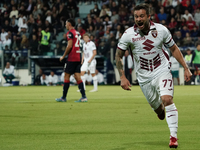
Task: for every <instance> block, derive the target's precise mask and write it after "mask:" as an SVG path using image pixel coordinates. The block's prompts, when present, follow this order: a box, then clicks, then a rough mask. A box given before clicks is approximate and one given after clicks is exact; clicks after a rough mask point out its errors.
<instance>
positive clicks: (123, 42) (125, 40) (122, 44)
mask: <svg viewBox="0 0 200 150" xmlns="http://www.w3.org/2000/svg"><path fill="white" fill-rule="evenodd" d="M129 38H130V36H129V35H128V34H127V32H126V31H125V32H124V33H123V35H122V37H121V39H120V40H119V43H118V45H117V48H119V49H121V50H124V51H125V50H127V48H128V45H129Z"/></svg>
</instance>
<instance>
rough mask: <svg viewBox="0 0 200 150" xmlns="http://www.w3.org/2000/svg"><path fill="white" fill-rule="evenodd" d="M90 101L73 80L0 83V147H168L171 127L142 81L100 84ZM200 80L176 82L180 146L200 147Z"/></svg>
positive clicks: (35, 149)
mask: <svg viewBox="0 0 200 150" xmlns="http://www.w3.org/2000/svg"><path fill="white" fill-rule="evenodd" d="M92 88H93V87H92V86H87V91H86V94H87V97H88V102H87V103H75V102H74V101H75V100H77V99H79V98H80V93H78V92H76V90H77V86H71V87H70V89H69V93H68V97H67V99H68V102H67V103H58V102H56V101H55V98H57V97H60V96H61V93H62V87H61V86H57V87H46V86H41V87H39V86H37V87H36V86H29V87H0V150H66V149H67V150H165V149H166V150H167V149H169V147H168V143H169V129H168V127H167V123H166V120H164V121H160V120H159V119H158V118H157V116H156V114H155V113H154V112H153V111H152V109H151V108H150V106H149V105H148V103H147V102H146V99H145V97H144V96H143V94H142V92H141V90H140V87H139V86H133V87H132V88H131V89H132V91H124V90H122V89H121V87H120V86H99V91H98V92H96V93H89V92H88V91H89V90H91V89H92ZM199 90H200V86H175V93H174V101H175V103H176V106H177V108H178V113H179V129H178V138H179V141H178V142H179V147H178V149H181V150H199V149H200V142H199V141H200V136H199V132H200V128H199V116H200V111H199V108H200V93H199Z"/></svg>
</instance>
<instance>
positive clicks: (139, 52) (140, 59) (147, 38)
mask: <svg viewBox="0 0 200 150" xmlns="http://www.w3.org/2000/svg"><path fill="white" fill-rule="evenodd" d="M150 24H151V25H150V31H149V32H148V34H147V35H144V34H143V33H142V32H141V31H140V30H139V29H138V28H137V26H136V25H135V26H133V27H130V28H128V29H127V30H126V31H125V32H124V33H123V35H122V37H121V39H120V41H119V43H118V48H119V49H121V50H127V49H130V50H131V52H132V54H133V59H134V68H135V71H136V76H137V79H138V81H139V83H140V85H142V84H145V83H148V82H149V81H151V80H152V79H153V78H155V77H158V76H160V75H162V74H165V73H166V72H169V71H170V67H169V66H170V65H169V55H168V54H167V53H166V48H165V47H168V48H169V47H172V46H173V45H174V41H173V39H172V36H171V34H170V32H169V30H168V29H167V28H166V27H165V26H163V25H161V24H158V23H153V22H150Z"/></svg>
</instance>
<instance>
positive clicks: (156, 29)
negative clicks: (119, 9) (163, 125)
mask: <svg viewBox="0 0 200 150" xmlns="http://www.w3.org/2000/svg"><path fill="white" fill-rule="evenodd" d="M134 19H135V25H134V26H133V27H131V28H128V29H127V30H126V31H125V32H124V33H123V35H122V37H121V39H120V41H119V43H118V48H117V51H116V58H115V59H116V66H117V68H118V71H119V74H120V79H121V87H122V88H123V89H124V90H131V89H130V87H131V84H130V83H129V81H128V80H127V79H126V77H125V75H124V71H123V65H122V62H121V58H122V57H123V56H124V53H125V50H127V48H130V49H131V52H132V54H133V58H134V62H135V63H134V65H135V70H136V75H137V79H138V81H139V84H140V87H141V89H142V92H143V94H144V95H145V97H146V99H147V101H148V103H149V104H150V106H151V107H152V109H153V110H154V111H155V112H156V113H157V115H158V118H159V119H161V120H163V119H164V118H165V111H166V121H167V124H168V127H169V130H170V143H169V147H170V148H177V147H178V142H177V129H178V111H177V108H176V106H175V104H174V102H173V93H174V87H173V82H172V75H171V74H170V65H169V56H168V54H167V53H166V52H165V47H168V48H169V49H170V51H171V53H172V55H173V56H174V57H175V58H176V60H177V61H178V62H179V63H180V64H181V65H182V66H183V67H184V69H185V71H184V77H185V80H186V81H189V80H190V78H191V76H192V74H191V72H190V70H189V69H188V66H187V64H186V63H185V60H184V58H183V56H182V54H181V52H180V50H179V48H178V47H177V45H176V44H175V43H174V41H173V39H172V36H171V34H170V32H169V31H168V29H167V28H166V27H164V26H163V25H161V24H158V23H154V22H151V21H150V14H149V6H148V5H147V4H140V5H137V6H136V7H135V8H134Z"/></svg>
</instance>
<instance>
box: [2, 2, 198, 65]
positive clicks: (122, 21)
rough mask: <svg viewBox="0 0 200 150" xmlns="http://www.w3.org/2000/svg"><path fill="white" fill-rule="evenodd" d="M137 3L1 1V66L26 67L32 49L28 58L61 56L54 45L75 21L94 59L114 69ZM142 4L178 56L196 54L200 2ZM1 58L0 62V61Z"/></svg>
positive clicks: (132, 20) (131, 23)
mask: <svg viewBox="0 0 200 150" xmlns="http://www.w3.org/2000/svg"><path fill="white" fill-rule="evenodd" d="M142 2H144V1H143V0H137V1H132V0H102V1H100V0H77V1H72V0H1V1H0V18H1V19H0V33H1V36H0V38H1V39H0V50H1V51H3V54H4V55H3V56H2V57H3V63H4V64H5V62H7V61H9V62H11V64H12V65H14V66H15V67H16V68H27V66H28V54H29V53H28V50H31V51H30V54H31V55H37V53H39V54H43V55H45V56H56V55H60V53H57V50H58V47H59V46H57V45H58V44H59V43H60V41H62V40H63V34H65V33H66V32H67V30H66V29H65V21H66V20H67V19H68V18H71V17H72V18H74V19H75V20H76V23H77V26H76V29H77V30H78V28H79V27H80V28H82V29H81V30H84V31H85V32H87V33H89V34H90V35H91V36H92V40H93V41H94V42H95V44H96V46H97V50H98V52H97V53H98V55H101V56H103V57H105V58H106V59H109V60H110V61H111V62H112V65H114V54H115V49H116V45H117V43H118V40H119V39H120V37H121V35H122V33H123V32H124V31H125V30H126V29H127V28H129V27H131V26H132V25H133V24H134V18H133V8H134V6H135V5H137V4H138V3H142ZM145 3H148V4H149V5H150V7H151V20H152V21H154V22H159V23H161V24H163V25H165V26H166V27H167V28H168V29H169V30H170V32H171V33H172V35H173V38H174V40H175V41H176V42H177V45H178V46H179V47H180V49H181V51H182V53H183V55H186V50H187V49H188V48H189V49H190V50H191V51H192V52H193V51H194V50H195V49H196V47H195V44H196V43H197V42H199V41H200V28H199V27H200V19H199V18H200V1H199V0H191V1H190V0H176V1H174V0H145ZM66 10H67V11H66ZM66 12H67V13H66ZM47 27H48V28H49V33H50V38H49V41H48V43H46V44H47V45H48V46H49V50H47V52H46V53H41V51H43V50H42V49H41V48H42V47H43V46H41V39H42V35H43V31H44V30H45V29H46V28H47ZM33 36H36V40H37V42H35V41H33ZM34 39H35V37H34ZM9 41H11V42H9ZM33 42H34V43H38V44H36V45H37V46H33V45H32V43H33ZM32 50H34V51H32ZM55 50H56V51H55ZM61 52H62V51H61ZM1 53H2V52H1ZM0 59H1V60H2V58H1V57H0ZM0 65H2V61H0Z"/></svg>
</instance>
